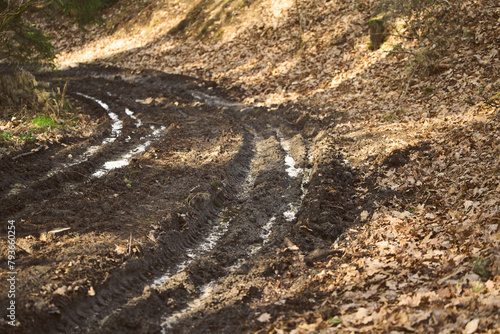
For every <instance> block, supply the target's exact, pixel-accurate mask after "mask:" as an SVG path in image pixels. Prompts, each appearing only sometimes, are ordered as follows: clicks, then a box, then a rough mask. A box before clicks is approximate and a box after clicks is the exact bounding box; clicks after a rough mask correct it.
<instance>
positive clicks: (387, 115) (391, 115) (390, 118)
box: [380, 112, 396, 122]
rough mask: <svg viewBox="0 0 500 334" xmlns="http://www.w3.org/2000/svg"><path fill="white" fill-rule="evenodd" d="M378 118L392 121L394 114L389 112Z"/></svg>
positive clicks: (394, 117)
mask: <svg viewBox="0 0 500 334" xmlns="http://www.w3.org/2000/svg"><path fill="white" fill-rule="evenodd" d="M380 118H381V119H382V120H384V121H386V122H394V120H395V119H396V114H394V113H392V112H391V113H388V114H385V115H382V116H380Z"/></svg>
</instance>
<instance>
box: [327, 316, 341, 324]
mask: <svg viewBox="0 0 500 334" xmlns="http://www.w3.org/2000/svg"><path fill="white" fill-rule="evenodd" d="M328 322H329V323H330V324H341V323H342V319H341V318H337V317H333V318H331V319H328Z"/></svg>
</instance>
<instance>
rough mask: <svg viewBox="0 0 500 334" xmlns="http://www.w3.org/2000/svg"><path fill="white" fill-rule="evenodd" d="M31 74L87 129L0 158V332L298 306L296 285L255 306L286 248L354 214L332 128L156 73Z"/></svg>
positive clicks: (181, 325)
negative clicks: (82, 134)
mask: <svg viewBox="0 0 500 334" xmlns="http://www.w3.org/2000/svg"><path fill="white" fill-rule="evenodd" d="M44 78H45V79H46V80H50V81H51V82H52V83H53V85H54V86H63V85H64V84H65V82H66V81H68V82H69V84H68V94H69V95H70V96H71V98H72V99H74V101H75V103H76V104H78V105H80V106H82V113H86V114H87V115H89V116H90V117H92V118H93V119H94V120H96V122H97V123H98V126H97V128H96V131H95V133H94V134H93V135H92V136H90V137H86V138H66V139H64V140H63V141H62V142H59V143H49V144H48V148H47V149H45V150H41V151H40V152H36V153H35V154H30V155H26V156H23V157H22V158H19V159H16V160H13V159H12V157H4V158H3V159H2V160H1V161H0V166H1V168H0V173H1V174H2V175H1V182H0V197H1V199H2V209H1V213H0V219H1V220H2V221H8V220H14V221H15V222H16V226H17V233H18V250H19V251H18V255H17V256H18V259H17V266H18V272H19V274H18V277H17V281H18V291H19V294H18V297H17V305H18V309H17V311H18V313H17V318H18V320H19V326H17V327H15V328H11V327H9V326H8V325H7V324H6V323H1V324H0V326H2V327H3V329H2V330H5V331H8V332H18V333H238V332H255V331H258V330H259V329H261V328H263V326H264V323H263V322H261V321H258V320H256V319H257V318H258V315H259V314H261V313H263V312H264V311H265V312H267V313H269V314H270V315H271V316H272V317H276V316H278V314H279V313H282V312H293V311H294V310H295V309H300V308H301V307H302V308H305V307H308V305H309V304H311V301H310V300H311V298H310V296H308V295H307V293H305V294H297V295H294V296H291V297H290V298H289V299H288V300H287V301H286V302H283V303H282V304H277V305H274V306H272V307H269V306H266V309H265V310H263V309H259V305H260V304H261V303H260V302H261V301H262V299H263V298H265V294H266V289H268V288H269V287H268V286H267V284H268V282H269V280H270V278H273V277H274V278H275V277H280V276H282V275H287V273H288V274H290V273H292V272H294V270H291V268H292V264H293V263H294V261H295V260H294V259H296V258H297V256H300V257H302V258H304V257H305V258H306V263H313V262H314V261H319V260H325V259H327V258H328V257H332V256H338V254H335V253H334V252H332V251H330V250H329V248H330V246H331V244H332V243H333V242H334V241H335V239H336V238H337V237H338V236H339V235H340V233H341V232H342V231H343V230H344V229H345V228H346V227H347V226H349V225H350V224H353V223H354V222H355V221H356V219H357V218H356V217H357V214H358V213H359V211H360V209H361V207H360V204H362V203H360V201H359V200H358V199H357V195H356V193H355V190H354V189H355V186H356V184H357V182H359V181H358V177H357V175H356V172H355V171H354V170H351V169H350V168H349V165H348V164H346V163H345V162H344V161H343V159H342V156H341V154H340V153H339V152H338V151H337V149H336V148H335V140H334V137H333V136H332V135H331V132H332V131H333V130H332V129H333V128H334V124H332V123H331V122H329V121H328V120H323V121H318V120H315V119H312V118H308V116H307V115H308V112H307V110H304V109H301V108H300V106H294V105H287V106H279V107H273V108H263V107H253V106H248V105H241V104H238V103H233V102H231V101H229V100H228V99H225V98H224V90H223V87H217V86H216V85H215V84H214V83H212V82H203V81H199V80H196V79H194V78H189V77H184V76H178V75H169V74H166V73H162V72H157V71H150V70H145V71H129V70H126V69H119V68H113V67H102V66H97V65H92V66H80V67H77V68H73V69H69V70H66V71H63V72H61V73H58V74H57V75H56V76H54V75H50V76H49V75H45V76H44ZM27 149H28V148H27ZM58 228H64V229H65V232H63V233H59V232H57V231H55V230H56V229H58ZM1 233H2V240H6V238H5V235H4V234H5V231H2V232H1ZM5 247H6V245H5V244H2V253H1V254H2V256H5V255H4V254H6V252H4V251H3V250H4V249H5ZM0 261H2V263H3V262H5V261H6V259H5V258H0ZM1 276H2V277H1V279H2V280H4V279H6V278H7V272H6V271H2V273H1ZM3 288H4V287H3V286H2V289H3ZM6 296H7V293H6V291H0V306H1V308H2V309H3V308H4V307H6V305H7V303H8V300H7V298H6Z"/></svg>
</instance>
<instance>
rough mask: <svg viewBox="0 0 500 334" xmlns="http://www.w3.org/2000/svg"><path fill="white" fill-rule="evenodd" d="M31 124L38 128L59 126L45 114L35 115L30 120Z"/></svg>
mask: <svg viewBox="0 0 500 334" xmlns="http://www.w3.org/2000/svg"><path fill="white" fill-rule="evenodd" d="M31 124H33V125H36V126H38V127H40V128H49V127H50V128H55V127H58V126H59V124H58V123H57V122H56V121H55V120H54V119H53V118H52V117H50V116H47V115H38V116H35V117H34V118H33V120H32V121H31Z"/></svg>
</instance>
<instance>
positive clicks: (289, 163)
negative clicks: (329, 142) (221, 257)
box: [161, 135, 312, 334]
mask: <svg viewBox="0 0 500 334" xmlns="http://www.w3.org/2000/svg"><path fill="white" fill-rule="evenodd" d="M278 138H279V140H280V144H281V146H282V148H283V150H284V151H285V152H286V156H285V159H284V160H285V165H286V171H287V173H288V175H289V176H290V177H292V178H295V177H298V176H302V182H301V185H300V186H301V190H302V194H301V196H300V199H299V201H298V203H297V204H294V203H290V204H289V205H288V208H289V209H288V210H287V211H285V212H283V217H284V219H285V220H286V221H287V222H291V221H293V220H294V219H295V215H296V214H297V212H298V211H299V208H300V206H301V204H302V200H303V199H304V197H305V195H306V193H307V189H306V188H305V187H306V185H307V183H308V182H309V177H310V173H311V169H310V168H298V167H295V160H294V159H293V157H292V155H291V154H290V144H289V142H288V141H286V140H285V139H283V138H282V137H280V136H279V135H278ZM308 159H309V162H312V157H311V155H310V154H309V155H308ZM254 181H255V175H254V173H252V171H250V172H249V174H248V176H247V178H246V180H245V182H246V185H245V182H244V189H245V191H246V192H248V191H249V190H250V189H251V186H253V182H254ZM275 223H276V216H273V217H272V218H270V219H269V220H268V221H267V223H266V224H265V225H264V226H262V229H261V232H260V237H261V238H262V240H263V241H262V243H259V244H254V245H250V246H249V247H248V249H247V252H248V254H249V256H252V255H254V254H256V253H258V252H259V251H260V250H261V249H262V247H264V245H266V244H267V243H268V242H269V241H270V237H271V233H272V229H273V226H274V224H275ZM214 246H215V245H214ZM245 262H246V259H243V258H242V259H239V260H238V261H237V262H236V263H235V264H234V265H232V266H231V267H230V268H229V272H234V271H236V270H237V269H238V268H240V267H241V266H242V265H243V264H244V263H245ZM223 279H224V278H218V279H216V280H213V281H211V282H210V283H208V284H207V285H204V286H202V287H200V290H199V291H200V296H199V297H198V298H196V299H194V300H193V301H191V302H190V303H188V305H187V306H186V307H185V308H184V309H182V310H180V311H178V312H175V313H173V314H172V315H170V316H168V317H166V318H164V319H165V320H164V321H163V322H162V324H161V326H162V334H166V333H167V332H168V331H169V330H170V329H171V328H172V327H173V325H175V324H176V323H177V322H179V321H180V320H182V319H185V318H187V317H188V316H189V315H192V314H193V313H195V312H196V311H198V310H200V309H201V308H202V307H203V301H204V300H205V299H207V298H208V297H210V295H212V294H213V292H214V291H216V289H217V288H218V287H219V286H220V282H222V280H223Z"/></svg>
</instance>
